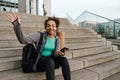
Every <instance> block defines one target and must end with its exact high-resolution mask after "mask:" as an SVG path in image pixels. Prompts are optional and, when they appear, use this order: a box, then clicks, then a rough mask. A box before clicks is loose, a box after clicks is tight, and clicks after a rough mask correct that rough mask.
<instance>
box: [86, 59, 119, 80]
mask: <svg viewBox="0 0 120 80" xmlns="http://www.w3.org/2000/svg"><path fill="white" fill-rule="evenodd" d="M87 69H89V70H91V71H94V72H96V73H98V74H99V78H100V79H99V80H103V79H104V78H106V77H109V76H111V75H113V74H115V73H117V72H120V59H116V60H112V61H109V62H105V63H101V64H99V65H95V66H92V67H89V68H87Z"/></svg>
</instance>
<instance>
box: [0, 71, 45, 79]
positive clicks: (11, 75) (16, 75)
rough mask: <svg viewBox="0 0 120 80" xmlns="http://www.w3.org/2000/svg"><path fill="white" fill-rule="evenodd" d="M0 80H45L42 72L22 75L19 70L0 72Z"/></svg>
mask: <svg viewBox="0 0 120 80" xmlns="http://www.w3.org/2000/svg"><path fill="white" fill-rule="evenodd" d="M0 79H1V80H39V79H41V80H43V79H45V74H44V72H38V73H27V74H25V73H23V72H22V70H21V69H15V70H9V71H3V72H0Z"/></svg>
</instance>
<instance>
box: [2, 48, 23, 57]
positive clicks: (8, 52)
mask: <svg viewBox="0 0 120 80" xmlns="http://www.w3.org/2000/svg"><path fill="white" fill-rule="evenodd" d="M21 55H22V47H17V48H3V49H0V58H4V57H12V56H21Z"/></svg>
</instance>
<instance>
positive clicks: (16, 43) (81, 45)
mask: <svg viewBox="0 0 120 80" xmlns="http://www.w3.org/2000/svg"><path fill="white" fill-rule="evenodd" d="M24 45H25V44H20V43H19V41H17V40H16V41H0V48H12V47H22V46H24ZM65 45H66V47H68V48H70V49H80V48H88V47H97V46H103V45H106V44H105V42H102V41H100V42H86V43H76V44H75V43H73V44H65Z"/></svg>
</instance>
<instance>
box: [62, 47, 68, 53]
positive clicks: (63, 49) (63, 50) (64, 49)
mask: <svg viewBox="0 0 120 80" xmlns="http://www.w3.org/2000/svg"><path fill="white" fill-rule="evenodd" d="M67 50H69V48H67V47H64V48H62V49H61V50H60V51H61V52H65V51H67Z"/></svg>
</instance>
